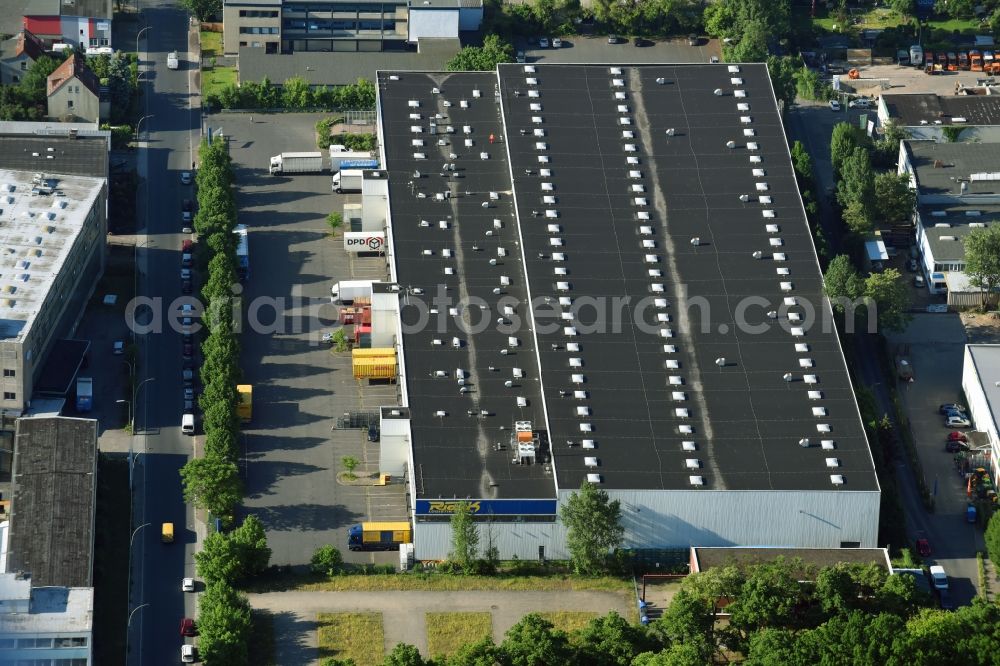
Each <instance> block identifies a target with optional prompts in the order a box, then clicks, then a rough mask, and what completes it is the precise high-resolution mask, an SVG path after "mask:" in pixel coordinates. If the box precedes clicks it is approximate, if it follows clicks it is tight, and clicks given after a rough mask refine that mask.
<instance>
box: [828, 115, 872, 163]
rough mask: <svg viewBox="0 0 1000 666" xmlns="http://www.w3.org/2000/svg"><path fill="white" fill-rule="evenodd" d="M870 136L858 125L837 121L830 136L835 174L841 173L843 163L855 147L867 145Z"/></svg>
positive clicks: (831, 157) (831, 159)
mask: <svg viewBox="0 0 1000 666" xmlns="http://www.w3.org/2000/svg"><path fill="white" fill-rule="evenodd" d="M867 140H868V137H866V136H865V134H864V132H862V131H861V128H859V127H858V126H857V125H852V124H851V123H837V124H836V125H834V126H833V134H832V135H831V137H830V161H831V162H832V163H833V173H834V175H839V174H840V171H841V165H842V164H843V163H844V160H845V159H847V157H848V156H849V155H851V154H852V153H853V152H854V149H855V148H857V147H859V146H862V147H864V146H867Z"/></svg>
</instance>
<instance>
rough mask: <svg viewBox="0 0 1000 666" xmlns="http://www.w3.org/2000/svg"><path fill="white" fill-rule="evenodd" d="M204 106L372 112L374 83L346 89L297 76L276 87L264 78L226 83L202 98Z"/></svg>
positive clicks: (355, 85) (360, 80)
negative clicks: (318, 85) (316, 83)
mask: <svg viewBox="0 0 1000 666" xmlns="http://www.w3.org/2000/svg"><path fill="white" fill-rule="evenodd" d="M205 104H206V105H207V106H210V107H213V108H222V109H287V110H296V109H327V110H329V111H373V110H375V84H374V83H373V82H372V81H369V80H368V79H358V81H357V83H352V84H350V85H346V86H335V87H333V88H330V87H327V86H320V87H314V86H313V85H312V84H311V83H309V81H308V80H307V79H305V78H303V77H301V76H293V77H292V78H290V79H286V80H285V82H284V83H283V84H281V85H280V86H279V85H276V84H274V83H272V82H271V81H270V80H269V79H268V78H267V77H264V78H263V79H262V80H261V81H259V82H258V81H246V82H244V83H243V84H241V85H237V84H235V83H230V84H229V85H227V86H225V87H223V88H222V89H221V90H220V91H219V92H218V94H214V93H209V94H208V95H206V96H205Z"/></svg>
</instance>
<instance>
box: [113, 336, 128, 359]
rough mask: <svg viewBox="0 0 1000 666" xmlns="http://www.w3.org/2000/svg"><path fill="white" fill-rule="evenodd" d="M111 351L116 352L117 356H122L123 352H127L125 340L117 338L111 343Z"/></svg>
mask: <svg viewBox="0 0 1000 666" xmlns="http://www.w3.org/2000/svg"><path fill="white" fill-rule="evenodd" d="M111 353H112V354H114V355H115V356H121V355H122V354H124V353H125V341H124V340H115V341H114V343H113V344H112V345H111Z"/></svg>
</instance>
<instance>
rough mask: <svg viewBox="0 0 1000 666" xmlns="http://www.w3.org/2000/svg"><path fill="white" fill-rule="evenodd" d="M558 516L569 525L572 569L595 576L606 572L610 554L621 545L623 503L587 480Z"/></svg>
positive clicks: (568, 539) (567, 532) (567, 546)
mask: <svg viewBox="0 0 1000 666" xmlns="http://www.w3.org/2000/svg"><path fill="white" fill-rule="evenodd" d="M559 517H560V518H561V519H562V522H563V524H564V525H566V548H567V550H569V553H570V560H571V561H572V563H573V570H574V571H576V573H578V574H588V575H592V574H596V573H599V572H600V571H602V570H604V568H605V566H606V564H607V557H608V553H609V552H610V551H612V550H614V549H616V548H618V547H619V546H620V545H621V542H622V536H623V535H624V529H623V528H622V526H621V502H619V501H618V500H611V498H610V497H608V493H607V492H605V491H604V490H601V489H599V488H598V487H597V486H595V485H594V484H592V483H588V482H587V481H584V482H583V483H582V484H581V485H580V490H579V492H575V493H572V494H571V495H570V496H569V499H568V500H567V501H566V503H565V504H563V506H562V508H561V509H560V512H559Z"/></svg>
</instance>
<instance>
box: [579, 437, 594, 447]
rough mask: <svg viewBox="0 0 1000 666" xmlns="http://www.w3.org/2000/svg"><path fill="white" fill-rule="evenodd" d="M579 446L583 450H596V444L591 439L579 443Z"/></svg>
mask: <svg viewBox="0 0 1000 666" xmlns="http://www.w3.org/2000/svg"><path fill="white" fill-rule="evenodd" d="M580 446H582V447H583V448H585V449H596V448H597V444H596V443H595V442H594V440H592V439H585V440H583V441H582V442H580Z"/></svg>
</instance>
